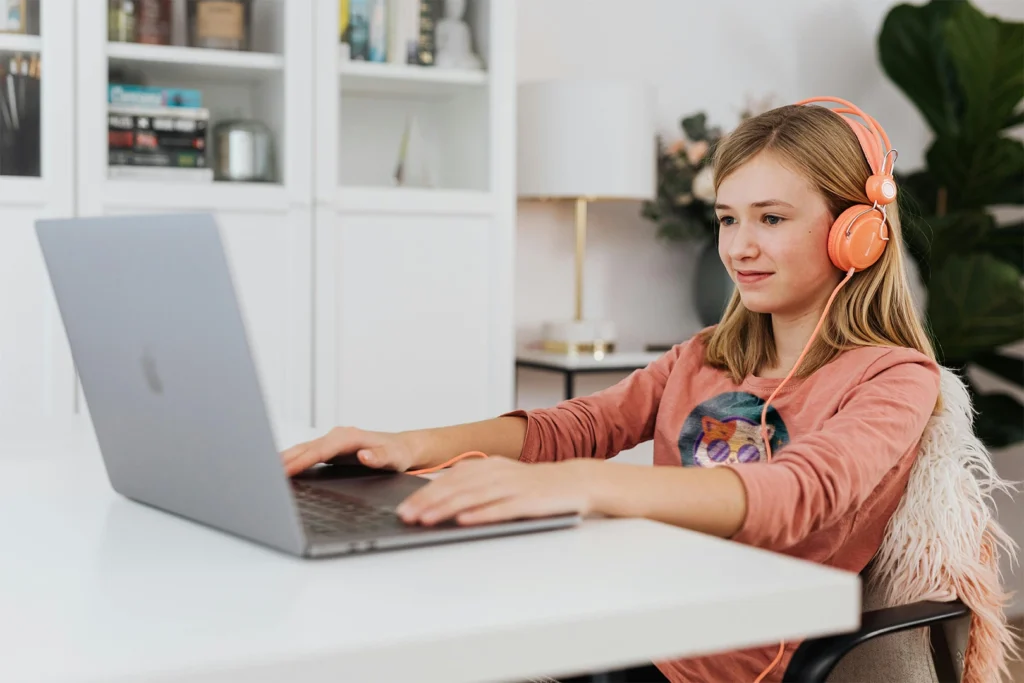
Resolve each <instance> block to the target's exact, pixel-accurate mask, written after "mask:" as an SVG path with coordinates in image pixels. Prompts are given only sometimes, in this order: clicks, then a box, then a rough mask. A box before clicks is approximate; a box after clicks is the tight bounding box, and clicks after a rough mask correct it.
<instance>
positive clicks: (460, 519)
mask: <svg viewBox="0 0 1024 683" xmlns="http://www.w3.org/2000/svg"><path fill="white" fill-rule="evenodd" d="M565 511H566V510H564V509H559V506H558V505H555V504H553V501H550V500H548V501H545V500H543V499H539V498H530V497H527V496H510V497H508V498H504V499H502V500H498V501H495V502H493V503H490V504H488V505H481V506H479V507H476V508H472V509H469V510H464V511H462V512H460V513H458V514H457V515H456V516H455V521H456V522H457V523H459V524H463V525H466V526H471V525H474V524H489V523H491V522H505V521H509V520H514V519H522V518H524V517H543V516H545V515H549V514H557V513H559V512H565Z"/></svg>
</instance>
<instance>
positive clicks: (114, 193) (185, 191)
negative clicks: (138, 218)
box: [102, 178, 289, 212]
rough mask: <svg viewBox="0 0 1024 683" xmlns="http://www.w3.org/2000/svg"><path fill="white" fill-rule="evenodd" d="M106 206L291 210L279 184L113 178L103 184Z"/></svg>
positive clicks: (120, 209)
mask: <svg viewBox="0 0 1024 683" xmlns="http://www.w3.org/2000/svg"><path fill="white" fill-rule="evenodd" d="M103 193H104V194H103V198H102V199H103V205H104V206H105V207H109V208H112V209H116V210H118V211H125V210H135V209H138V210H145V209H148V208H152V207H160V208H162V209H166V210H169V211H179V210H180V211H238V212H252V211H273V212H285V211H287V210H288V208H289V203H288V195H287V192H286V191H285V188H284V186H283V185H280V184H277V183H243V182H231V183H222V182H213V183H200V182H179V183H174V182H167V181H162V182H154V181H151V180H148V179H147V180H135V179H131V180H128V179H121V178H110V179H107V180H106V181H105V182H104V183H103Z"/></svg>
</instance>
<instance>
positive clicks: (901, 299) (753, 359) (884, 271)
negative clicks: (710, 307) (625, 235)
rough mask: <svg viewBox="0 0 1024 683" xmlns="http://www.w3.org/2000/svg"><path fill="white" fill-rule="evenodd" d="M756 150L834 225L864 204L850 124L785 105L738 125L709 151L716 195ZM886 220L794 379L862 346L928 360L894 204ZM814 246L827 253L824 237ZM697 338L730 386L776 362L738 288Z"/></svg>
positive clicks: (768, 324)
mask: <svg viewBox="0 0 1024 683" xmlns="http://www.w3.org/2000/svg"><path fill="white" fill-rule="evenodd" d="M762 152H767V153H770V154H771V155H772V156H773V157H775V158H776V159H777V160H778V161H779V162H781V163H783V164H785V165H786V166H787V167H789V168H790V169H792V170H793V171H795V172H797V173H800V174H802V175H804V176H805V177H806V178H807V179H808V180H809V181H810V182H811V184H812V185H813V186H814V187H815V188H816V189H817V190H818V191H819V192H820V193H821V194H822V196H823V197H824V198H825V203H826V204H827V206H828V210H829V213H830V214H831V216H832V219H833V220H835V218H836V217H837V216H838V215H839V214H840V213H842V212H843V211H844V210H846V209H847V208H849V207H850V206H852V205H854V204H868V205H870V204H871V201H870V200H869V199H868V197H867V194H866V190H865V183H866V182H867V179H868V176H870V175H871V168H870V167H869V166H868V162H867V160H866V159H865V158H864V152H863V150H862V149H861V146H860V143H859V142H858V140H857V137H856V135H854V133H853V131H852V130H851V129H850V127H849V125H847V123H846V122H844V121H843V120H842V119H841V118H840V117H839V115H837V114H836V113H834V112H832V111H830V110H828V109H825V108H824V107H819V106H797V105H788V106H784V107H779V108H777V109H773V110H771V111H767V112H765V113H763V114H760V115H758V116H755V117H752V118H749V119H746V120H745V121H743V122H741V123H740V125H739V126H738V127H737V128H736V129H735V130H734V131H733V132H732V133H730V134H729V135H728V136H726V137H725V138H723V139H722V141H721V142H720V143H719V144H718V147H717V149H716V150H715V155H714V162H713V163H714V177H715V191H716V192H717V191H718V188H719V186H720V185H721V183H722V181H723V180H724V179H725V178H727V177H728V176H729V174H730V173H732V172H733V171H735V170H736V169H738V168H739V167H740V166H742V165H743V164H745V163H746V162H747V161H749V160H750V159H752V158H754V157H755V156H756V155H758V154H761V153H762ZM886 216H887V219H888V224H889V243H888V245H887V246H886V248H885V252H884V253H883V255H882V257H881V258H880V259H879V260H878V261H877V262H876V263H875V264H874V265H872V266H871V267H869V268H867V269H865V270H863V271H861V272H858V273H856V274H854V275H853V277H852V278H851V279H850V281H849V282H848V283H847V284H846V285H845V286H843V288H842V289H840V291H839V293H838V294H837V295H836V298H835V301H834V302H833V304H832V307H831V308H830V309H829V312H828V316H827V317H826V319H825V321H824V323H822V326H821V332H820V333H819V335H818V337H817V338H816V339H815V341H814V342H813V344H812V346H811V348H810V349H809V350H808V351H807V355H806V357H805V358H804V361H803V363H801V365H800V367H799V368H798V369H797V371H796V373H794V375H795V376H797V377H806V376H807V375H810V374H811V373H813V372H815V371H816V370H818V369H819V368H821V367H822V366H824V365H825V364H826V363H828V362H829V361H831V360H832V359H834V358H835V357H836V356H838V355H839V354H840V353H841V352H843V351H846V350H849V349H853V348H858V347H862V346H899V347H906V348H913V349H917V350H918V351H920V352H921V353H923V354H925V355H927V356H928V357H929V358H931V359H933V360H935V351H934V349H933V348H932V345H931V341H930V340H929V338H928V335H927V334H926V333H925V330H924V327H923V325H922V324H921V322H920V320H919V319H918V316H917V313H916V311H915V310H914V303H913V298H912V295H911V293H910V284H909V280H908V277H907V271H906V267H905V264H904V259H903V249H902V247H903V235H902V232H901V230H900V219H899V207H898V205H897V203H896V202H893V203H892V204H890V205H889V206H888V208H887V210H886ZM821 248H822V249H826V248H827V247H826V243H825V241H824V240H822V244H821ZM701 337H702V340H703V342H704V344H705V362H706V363H707V364H709V365H712V366H714V367H718V368H720V369H723V370H725V371H726V372H728V374H729V375H730V376H731V378H732V379H733V381H735V382H737V383H739V382H741V381H743V379H744V378H745V377H746V376H748V375H752V374H754V373H756V372H758V371H760V370H762V369H764V368H767V367H773V366H774V365H775V364H776V363H777V362H778V356H777V353H776V349H775V338H774V336H773V334H772V321H771V315H770V314H768V313H755V312H753V311H749V310H747V308H746V307H745V306H744V305H743V302H742V301H741V300H740V296H739V292H738V291H735V292H734V293H733V295H732V299H731V300H730V301H729V304H728V306H727V307H726V309H725V312H724V313H723V314H722V320H721V322H720V323H719V324H718V325H716V326H715V327H713V328H710V329H708V330H705V331H704V332H702V333H701Z"/></svg>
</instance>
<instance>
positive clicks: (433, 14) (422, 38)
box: [416, 0, 440, 66]
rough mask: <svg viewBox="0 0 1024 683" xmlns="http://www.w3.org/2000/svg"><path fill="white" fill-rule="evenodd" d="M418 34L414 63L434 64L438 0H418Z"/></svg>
mask: <svg viewBox="0 0 1024 683" xmlns="http://www.w3.org/2000/svg"><path fill="white" fill-rule="evenodd" d="M419 5H420V7H419V34H418V37H417V44H416V63H417V64H421V65H422V66H433V65H434V53H435V50H436V43H435V39H434V32H435V30H436V29H437V17H438V11H439V5H440V3H439V2H438V0H419Z"/></svg>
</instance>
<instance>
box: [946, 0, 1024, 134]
mask: <svg viewBox="0 0 1024 683" xmlns="http://www.w3.org/2000/svg"><path fill="white" fill-rule="evenodd" d="M944 28H945V30H944V32H943V33H944V37H945V40H946V48H947V50H948V54H949V60H950V62H951V63H952V64H953V68H954V69H955V70H956V73H957V80H958V82H959V84H960V88H961V90H962V92H963V94H964V118H963V121H962V124H963V127H962V129H961V131H962V137H964V138H966V139H969V140H975V141H977V140H981V139H984V138H986V137H990V136H993V135H995V134H997V133H998V132H999V131H1000V130H1002V129H1003V127H1004V125H1005V123H1006V122H1007V121H1008V120H1010V118H1011V117H1012V116H1013V113H1014V110H1015V109H1016V108H1017V105H1018V104H1019V103H1020V100H1021V94H1022V93H1024V24H1022V23H1019V22H1010V21H1002V20H999V19H997V18H995V17H989V16H986V15H984V14H982V13H981V12H980V11H979V10H978V9H977V8H976V7H975V6H974V5H972V4H971V3H969V2H964V3H957V4H956V5H955V6H954V7H953V8H951V10H950V12H949V17H948V19H947V20H946V21H945V23H944Z"/></svg>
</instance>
